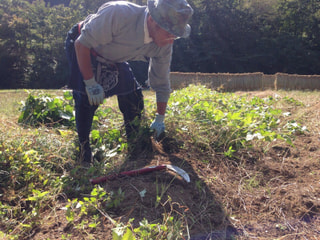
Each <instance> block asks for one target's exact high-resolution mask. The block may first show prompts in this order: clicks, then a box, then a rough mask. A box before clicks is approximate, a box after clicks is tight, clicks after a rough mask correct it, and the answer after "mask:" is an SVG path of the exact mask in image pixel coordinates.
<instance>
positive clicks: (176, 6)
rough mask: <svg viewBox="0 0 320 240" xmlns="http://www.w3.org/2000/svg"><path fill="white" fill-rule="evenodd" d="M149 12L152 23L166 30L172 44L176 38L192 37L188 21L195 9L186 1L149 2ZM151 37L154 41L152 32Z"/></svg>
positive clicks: (149, 0)
mask: <svg viewBox="0 0 320 240" xmlns="http://www.w3.org/2000/svg"><path fill="white" fill-rule="evenodd" d="M148 10H149V14H150V16H151V18H152V19H151V21H152V22H154V23H155V24H156V25H158V26H159V27H160V28H162V30H165V32H167V33H168V38H172V42H173V40H174V39H175V38H179V37H182V38H186V37H188V36H189V35H190V31H191V27H190V25H189V24H188V21H189V19H190V18H191V16H192V14H193V9H192V8H191V6H190V5H189V4H188V3H187V1H186V0H148ZM149 18H150V17H149ZM150 36H151V37H152V38H153V39H154V37H153V36H152V34H151V32H150ZM154 41H155V39H154ZM155 42H156V41H155Z"/></svg>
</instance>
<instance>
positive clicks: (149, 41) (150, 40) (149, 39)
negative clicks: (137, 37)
mask: <svg viewBox="0 0 320 240" xmlns="http://www.w3.org/2000/svg"><path fill="white" fill-rule="evenodd" d="M145 14H146V15H145V17H144V44H148V43H151V42H152V41H153V40H152V38H151V37H150V36H149V31H148V26H147V18H148V12H146V13H145Z"/></svg>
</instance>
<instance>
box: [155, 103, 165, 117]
mask: <svg viewBox="0 0 320 240" xmlns="http://www.w3.org/2000/svg"><path fill="white" fill-rule="evenodd" d="M166 108H167V103H166V102H157V113H158V114H160V115H165V113H166Z"/></svg>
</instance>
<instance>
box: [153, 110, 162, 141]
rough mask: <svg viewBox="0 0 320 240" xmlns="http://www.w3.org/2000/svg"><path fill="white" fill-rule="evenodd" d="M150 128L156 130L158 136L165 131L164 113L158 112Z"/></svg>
mask: <svg viewBox="0 0 320 240" xmlns="http://www.w3.org/2000/svg"><path fill="white" fill-rule="evenodd" d="M150 129H151V130H154V131H155V133H156V137H157V138H158V137H159V136H160V134H161V133H163V132H164V130H165V126H164V115H160V114H158V113H157V114H156V118H155V119H154V121H153V122H152V123H151V125H150Z"/></svg>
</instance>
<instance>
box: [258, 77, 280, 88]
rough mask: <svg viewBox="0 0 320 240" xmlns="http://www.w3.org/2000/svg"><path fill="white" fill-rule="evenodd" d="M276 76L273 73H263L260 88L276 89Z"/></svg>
mask: <svg viewBox="0 0 320 240" xmlns="http://www.w3.org/2000/svg"><path fill="white" fill-rule="evenodd" d="M275 81H276V76H275V75H274V74H263V75H262V83H261V88H262V89H261V90H268V89H271V90H274V89H276V86H275V84H276V82H275Z"/></svg>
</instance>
